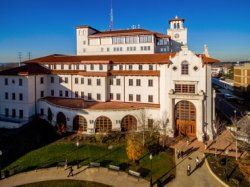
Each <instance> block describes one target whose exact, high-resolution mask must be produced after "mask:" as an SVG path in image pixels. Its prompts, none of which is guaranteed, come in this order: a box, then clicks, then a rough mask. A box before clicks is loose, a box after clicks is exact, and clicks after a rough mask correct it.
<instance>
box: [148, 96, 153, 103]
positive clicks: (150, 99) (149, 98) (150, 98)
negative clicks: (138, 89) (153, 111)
mask: <svg viewBox="0 0 250 187" xmlns="http://www.w3.org/2000/svg"><path fill="white" fill-rule="evenodd" d="M148 102H149V103H152V102H153V95H149V96H148Z"/></svg>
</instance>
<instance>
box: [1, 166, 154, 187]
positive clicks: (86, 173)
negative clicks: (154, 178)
mask: <svg viewBox="0 0 250 187" xmlns="http://www.w3.org/2000/svg"><path fill="white" fill-rule="evenodd" d="M77 172H79V173H78V174H76V175H75V176H73V177H67V175H68V171H67V170H66V171H65V170H64V168H58V169H57V168H49V169H41V170H38V171H31V172H27V173H20V174H17V175H14V176H12V177H9V178H7V179H3V180H1V181H0V187H11V186H16V185H21V184H27V183H33V182H39V181H45V180H58V179H75V180H86V181H95V182H99V183H103V184H108V185H111V186H119V187H134V186H138V187H145V186H149V182H148V181H146V180H144V179H140V180H139V181H138V179H137V178H135V177H131V176H128V174H126V173H124V172H119V173H118V172H115V171H108V169H106V168H99V169H98V168H88V169H86V167H85V168H83V167H82V168H80V169H76V168H74V173H77Z"/></svg>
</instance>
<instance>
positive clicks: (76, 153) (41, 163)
mask: <svg viewBox="0 0 250 187" xmlns="http://www.w3.org/2000/svg"><path fill="white" fill-rule="evenodd" d="M109 148H110V147H109ZM173 154H174V153H173V151H172V150H171V149H168V150H167V151H164V152H160V153H159V154H157V155H154V156H153V159H152V163H153V164H152V165H153V169H152V174H153V180H157V179H158V178H160V177H161V176H163V175H164V174H167V175H170V174H175V169H172V168H174V165H175V163H174V156H173ZM66 159H67V161H68V163H69V164H73V165H74V164H76V163H77V162H79V163H80V165H86V164H88V163H89V162H91V161H94V162H100V163H101V166H102V167H107V166H108V165H109V164H114V165H119V166H120V168H121V170H123V171H128V170H129V169H133V170H136V171H139V172H140V173H141V175H142V177H144V178H146V179H148V180H149V179H150V167H151V165H150V159H149V155H148V153H147V152H146V151H144V154H143V156H142V157H141V158H140V159H139V164H135V163H132V162H130V161H129V160H128V158H127V154H126V145H125V144H124V143H120V144H115V145H113V146H112V149H108V145H107V144H98V143H86V142H84V141H81V142H80V145H79V147H78V148H77V146H76V145H75V142H74V141H69V140H66V139H65V138H64V139H61V140H58V141H56V142H54V143H51V144H49V145H47V146H44V147H42V148H39V149H36V150H34V151H31V152H29V153H27V154H26V155H24V156H22V157H21V158H19V159H18V160H16V161H15V162H13V163H12V164H10V165H9V166H7V167H6V168H4V170H8V171H9V173H10V175H12V174H14V173H18V172H23V171H27V170H32V169H37V168H38V169H39V168H43V167H51V166H56V165H57V163H58V162H64V161H65V160H66ZM170 170H171V171H170ZM169 171H170V172H169Z"/></svg>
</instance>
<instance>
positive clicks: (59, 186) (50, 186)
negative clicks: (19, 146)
mask: <svg viewBox="0 0 250 187" xmlns="http://www.w3.org/2000/svg"><path fill="white" fill-rule="evenodd" d="M18 187H110V186H109V185H105V184H100V183H96V182H90V181H77V180H54V181H43V182H37V183H30V184H25V185H20V186H18Z"/></svg>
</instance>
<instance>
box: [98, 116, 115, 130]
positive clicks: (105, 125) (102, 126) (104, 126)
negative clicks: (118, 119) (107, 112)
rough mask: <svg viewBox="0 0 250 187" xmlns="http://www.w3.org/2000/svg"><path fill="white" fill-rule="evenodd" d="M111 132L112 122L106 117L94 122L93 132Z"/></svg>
mask: <svg viewBox="0 0 250 187" xmlns="http://www.w3.org/2000/svg"><path fill="white" fill-rule="evenodd" d="M111 130H112V122H111V120H110V119H109V118H108V117H106V116H100V117H98V118H97V119H96V121H95V132H108V131H111Z"/></svg>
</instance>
